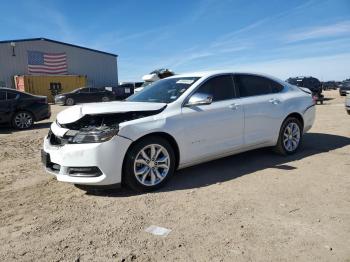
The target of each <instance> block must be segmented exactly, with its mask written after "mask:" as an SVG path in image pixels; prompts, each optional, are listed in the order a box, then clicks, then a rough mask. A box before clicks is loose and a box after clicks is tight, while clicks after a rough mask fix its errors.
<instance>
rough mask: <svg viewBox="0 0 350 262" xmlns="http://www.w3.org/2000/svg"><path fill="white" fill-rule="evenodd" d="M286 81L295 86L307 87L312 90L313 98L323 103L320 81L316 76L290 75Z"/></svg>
mask: <svg viewBox="0 0 350 262" xmlns="http://www.w3.org/2000/svg"><path fill="white" fill-rule="evenodd" d="M287 82H288V83H290V84H292V85H295V86H299V87H304V88H307V89H309V90H310V91H311V92H312V96H313V98H314V100H315V101H316V102H320V103H321V104H323V99H324V96H323V95H322V83H321V82H320V80H318V79H317V78H315V77H311V76H309V77H305V76H299V77H291V78H288V79H287Z"/></svg>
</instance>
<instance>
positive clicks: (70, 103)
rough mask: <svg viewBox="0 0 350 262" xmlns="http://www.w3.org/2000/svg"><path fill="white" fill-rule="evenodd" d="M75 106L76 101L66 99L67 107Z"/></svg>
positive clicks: (69, 98)
mask: <svg viewBox="0 0 350 262" xmlns="http://www.w3.org/2000/svg"><path fill="white" fill-rule="evenodd" d="M74 104H75V101H74V99H73V98H71V97H68V98H67V99H66V105H67V106H72V105H74Z"/></svg>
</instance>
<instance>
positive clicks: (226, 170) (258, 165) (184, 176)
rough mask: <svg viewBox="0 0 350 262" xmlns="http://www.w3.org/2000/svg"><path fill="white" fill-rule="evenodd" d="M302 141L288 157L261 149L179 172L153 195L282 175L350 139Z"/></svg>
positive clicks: (114, 193)
mask: <svg viewBox="0 0 350 262" xmlns="http://www.w3.org/2000/svg"><path fill="white" fill-rule="evenodd" d="M303 139H304V140H303V144H302V145H301V148H300V150H299V151H298V152H297V153H296V154H294V155H291V156H280V155H278V154H275V153H274V152H273V151H272V150H271V149H269V148H262V149H257V150H253V151H249V152H245V153H241V154H237V155H233V156H229V157H225V158H221V159H218V160H214V161H211V162H207V163H204V164H200V165H197V166H193V167H189V168H186V169H182V170H179V171H177V172H176V173H175V175H174V176H173V178H172V179H171V181H169V183H168V184H167V185H166V186H165V187H163V188H162V189H160V190H157V191H155V192H153V193H155V194H156V193H158V192H167V191H175V190H186V189H193V188H200V187H206V186H209V185H212V184H216V183H221V182H225V181H229V180H232V179H235V178H238V177H241V176H244V175H249V174H251V173H254V172H256V171H260V170H263V169H266V168H275V169H278V170H280V172H281V174H283V172H285V171H288V170H293V169H297V168H296V167H294V166H291V165H288V164H287V163H289V162H292V161H296V160H299V159H303V158H305V157H309V156H312V155H317V154H321V153H325V152H328V151H331V150H335V149H338V148H342V147H344V146H347V145H350V138H349V137H344V136H338V135H332V134H321V133H307V134H305V136H304V138H303ZM87 194H92V195H97V196H109V197H128V196H132V195H135V193H133V192H132V191H130V190H129V189H127V188H121V189H114V190H92V191H87Z"/></svg>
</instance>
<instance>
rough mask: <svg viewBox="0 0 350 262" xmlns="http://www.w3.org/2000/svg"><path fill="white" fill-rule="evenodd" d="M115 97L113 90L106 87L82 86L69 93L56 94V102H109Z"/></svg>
mask: <svg viewBox="0 0 350 262" xmlns="http://www.w3.org/2000/svg"><path fill="white" fill-rule="evenodd" d="M114 99H115V95H114V94H113V92H112V91H110V90H106V88H95V87H82V88H78V89H75V90H73V91H72V92H69V93H64V94H59V95H56V96H55V104H63V105H67V106H72V105H75V104H79V103H90V102H108V101H111V100H114Z"/></svg>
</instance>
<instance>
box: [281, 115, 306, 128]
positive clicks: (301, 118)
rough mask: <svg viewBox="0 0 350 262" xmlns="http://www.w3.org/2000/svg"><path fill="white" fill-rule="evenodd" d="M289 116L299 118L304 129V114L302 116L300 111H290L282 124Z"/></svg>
mask: <svg viewBox="0 0 350 262" xmlns="http://www.w3.org/2000/svg"><path fill="white" fill-rule="evenodd" d="M288 117H295V118H296V119H298V120H299V121H300V123H301V127H302V130H304V118H303V116H302V115H301V114H300V113H298V112H293V113H290V114H289V115H287V116H286V117H285V118H284V119H283V122H282V124H283V123H284V121H286V119H287V118H288Z"/></svg>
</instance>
